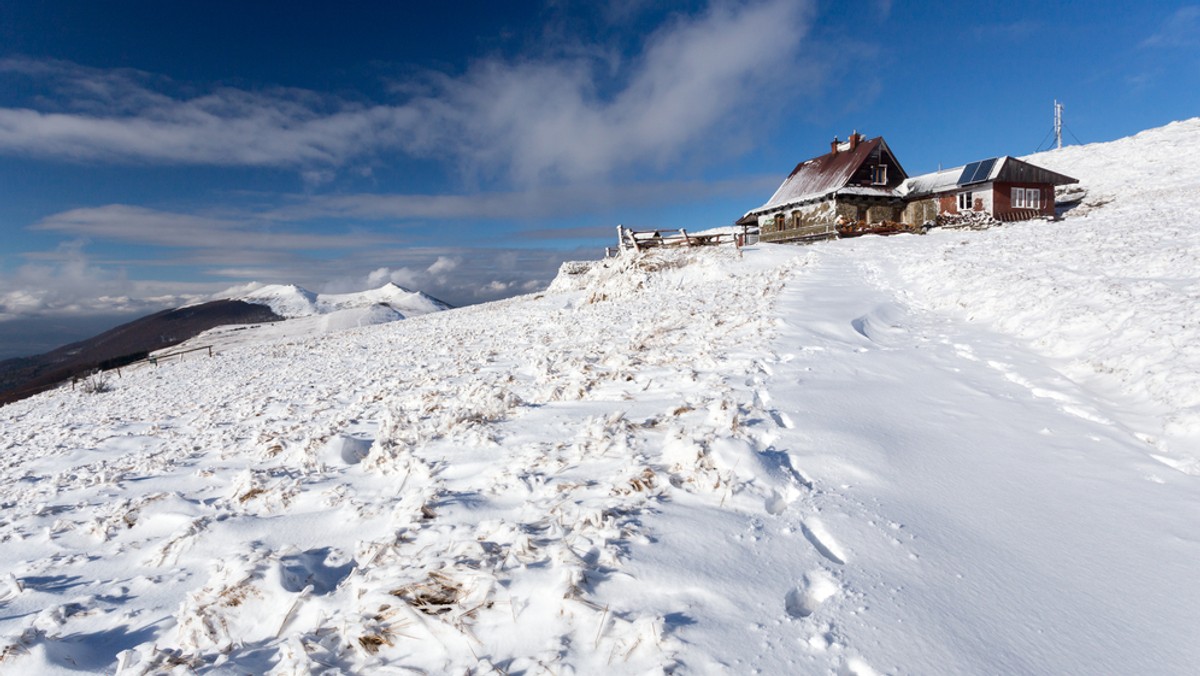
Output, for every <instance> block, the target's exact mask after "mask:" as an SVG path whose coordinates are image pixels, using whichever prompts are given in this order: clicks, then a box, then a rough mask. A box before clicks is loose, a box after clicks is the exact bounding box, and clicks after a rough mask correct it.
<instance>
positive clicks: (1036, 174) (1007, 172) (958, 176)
mask: <svg viewBox="0 0 1200 676" xmlns="http://www.w3.org/2000/svg"><path fill="white" fill-rule="evenodd" d="M1002 174H1003V175H1004V176H1005V177H1006V179H1005V180H1014V179H1017V180H1032V181H1035V182H1038V183H1052V184H1054V185H1064V184H1067V183H1076V182H1077V181H1076V180H1075V179H1073V178H1071V177H1070V176H1066V175H1064V174H1059V173H1057V172H1054V171H1051V170H1049V169H1044V168H1042V167H1039V166H1036V165H1033V164H1030V163H1028V162H1023V161H1021V160H1018V159H1016V158H1015V157H1010V156H1008V155H1005V156H1004V157H989V158H987V159H984V160H976V161H975V162H971V163H969V164H964V165H962V166H959V167H951V168H950V169H943V170H941V171H935V172H933V173H930V174H922V175H920V176H913V177H912V178H910V179H908V180H906V181H904V183H902V184H901V185H900V188H899V192H900V194H901V195H903V196H904V197H920V196H922V195H934V194H937V193H942V192H947V191H950V190H955V189H957V188H961V187H966V186H970V185H978V184H980V183H987V182H989V181H996V180H1000V178H1001V175H1002Z"/></svg>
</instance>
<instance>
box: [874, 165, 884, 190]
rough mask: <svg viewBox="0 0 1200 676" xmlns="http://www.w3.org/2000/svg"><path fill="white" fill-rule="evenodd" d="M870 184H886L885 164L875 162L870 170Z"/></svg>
mask: <svg viewBox="0 0 1200 676" xmlns="http://www.w3.org/2000/svg"><path fill="white" fill-rule="evenodd" d="M871 185H887V165H886V164H876V165H875V166H874V167H873V168H872V170H871Z"/></svg>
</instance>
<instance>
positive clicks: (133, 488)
mask: <svg viewBox="0 0 1200 676" xmlns="http://www.w3.org/2000/svg"><path fill="white" fill-rule="evenodd" d="M1198 130H1200V125H1198V123H1197V121H1188V122H1186V123H1179V124H1176V125H1171V126H1168V127H1165V128H1163V129H1159V130H1152V131H1150V132H1146V133H1145V134H1142V135H1139V136H1138V137H1134V138H1132V139H1125V140H1122V141H1119V142H1115V143H1113V144H1100V145H1096V146H1090V147H1085V148H1078V149H1074V148H1072V149H1064V150H1063V151H1061V153H1062V155H1056V154H1053V153H1051V154H1049V155H1046V156H1042V157H1038V158H1036V159H1035V161H1036V162H1037V163H1039V164H1045V165H1046V166H1050V167H1054V168H1056V169H1060V170H1063V171H1067V172H1068V173H1071V174H1072V175H1075V176H1078V177H1079V178H1080V179H1081V180H1082V181H1083V182H1084V183H1085V184H1086V185H1087V186H1088V188H1089V196H1088V198H1087V200H1088V201H1085V202H1084V204H1083V205H1081V206H1080V207H1079V208H1078V210H1077V211H1075V212H1072V213H1071V214H1069V216H1068V218H1067V219H1066V220H1064V221H1062V222H1055V223H1046V222H1036V223H1026V224H1017V225H1006V226H1004V227H1000V228H995V229H992V230H988V231H983V232H953V231H945V232H936V231H935V232H934V233H932V234H930V235H929V236H926V237H918V236H909V235H903V236H898V237H892V238H887V239H883V238H860V239H856V240H853V241H842V242H828V243H823V244H819V245H814V246H810V247H788V246H761V247H754V248H750V249H747V250H744V251H741V252H739V251H737V250H735V249H732V248H716V249H696V250H679V251H656V252H654V253H652V254H649V255H643V256H622V257H620V258H617V259H611V260H606V261H599V262H595V263H590V264H572V265H567V266H564V269H563V271H562V273H561V274H560V276H559V278H558V279H557V280H556V281H555V282H554V284H553V285H552V286H551V288H550V289H548V290H547V291H546V292H544V293H541V294H536V295H531V296H526V297H520V298H513V299H509V300H505V301H500V302H496V303H490V304H486V305H480V306H473V307H468V308H462V309H456V310H453V311H449V312H436V313H431V314H428V315H425V316H419V317H415V318H412V319H409V320H407V321H403V322H388V323H385V324H382V325H375V326H365V327H361V328H351V329H347V330H343V331H340V332H335V333H327V334H323V335H315V336H303V335H295V334H293V335H287V336H285V335H280V336H276V338H277V339H272V340H269V341H261V340H258V341H246V342H244V343H241V344H233V343H231V344H229V345H228V346H227V347H226V348H225V349H223V350H221V351H219V355H218V356H217V357H214V358H212V359H209V358H202V359H195V360H188V361H183V362H179V363H171V364H164V365H161V366H160V367H158V368H157V369H153V368H146V369H143V370H134V371H132V372H129V373H126V374H125V376H124V377H123V378H121V379H120V380H119V381H116V382H115V383H114V389H113V390H112V391H109V392H105V393H102V394H92V395H89V394H84V393H82V392H72V391H70V390H65V391H57V392H53V393H47V394H44V395H39V396H38V397H35V398H33V399H30V400H27V401H24V402H19V403H17V404H14V405H10V406H6V407H4V408H2V409H0V429H3V435H2V436H0V450H2V451H4V454H5V457H6V462H5V463H4V465H3V466H2V467H0V500H2V501H3V505H4V508H5V512H4V516H3V518H2V519H0V561H3V570H5V571H7V572H8V574H7V575H6V576H5V577H3V578H0V608H2V609H3V614H2V616H0V668H2V669H4V670H11V671H19V672H37V673H74V672H78V671H91V672H113V671H116V672H118V673H122V674H148V673H161V672H176V673H187V672H189V671H214V672H218V673H242V672H250V673H275V674H301V673H312V672H329V673H334V672H338V671H341V672H353V673H374V672H387V671H393V672H397V673H404V672H418V673H419V672H426V673H430V672H434V673H446V672H461V673H465V672H491V671H499V672H504V673H530V674H540V673H666V672H686V673H730V672H733V673H752V672H755V671H759V672H763V673H831V672H832V673H844V674H872V673H883V672H888V673H891V672H895V673H947V674H957V673H1081V674H1082V673H1146V672H1153V673H1179V674H1183V673H1189V672H1190V671H1192V670H1193V669H1194V665H1195V664H1196V663H1197V661H1198V660H1200V647H1198V646H1197V644H1196V642H1195V641H1194V633H1195V628H1196V627H1197V626H1200V581H1198V580H1197V579H1196V576H1195V575H1194V574H1193V572H1194V571H1193V569H1194V566H1195V561H1197V560H1200V542H1198V541H1197V538H1195V537H1194V536H1192V535H1190V533H1192V532H1194V530H1195V524H1196V523H1197V522H1198V520H1200V484H1198V483H1197V482H1198V481H1200V479H1198V478H1197V473H1196V472H1195V468H1196V466H1197V465H1196V462H1197V451H1196V448H1197V444H1195V443H1192V440H1193V438H1194V435H1195V434H1196V426H1195V425H1196V410H1195V407H1196V397H1197V381H1196V374H1197V373H1198V372H1200V363H1198V362H1197V361H1196V359H1197V353H1196V351H1195V350H1196V348H1195V346H1196V345H1197V344H1200V341H1198V340H1197V339H1198V338H1200V335H1197V333H1198V332H1200V329H1198V328H1197V326H1196V320H1195V314H1194V312H1190V311H1189V310H1190V308H1194V307H1197V303H1196V301H1197V300H1200V299H1197V298H1196V296H1197V293H1198V288H1197V285H1198V278H1200V272H1198V271H1200V264H1198V263H1200V240H1198V239H1197V228H1196V226H1195V225H1194V219H1192V218H1191V217H1190V216H1189V213H1190V205H1189V204H1188V203H1187V200H1188V198H1189V194H1195V191H1194V190H1193V189H1191V188H1188V186H1195V185H1196V183H1197V178H1198V176H1197V174H1198V171H1197V169H1195V168H1193V167H1191V166H1190V165H1189V164H1187V163H1186V161H1185V159H1186V156H1187V155H1189V153H1186V152H1179V151H1178V150H1176V151H1174V152H1172V153H1170V154H1162V153H1159V154H1158V155H1157V157H1156V159H1155V160H1154V161H1155V162H1160V163H1163V164H1164V171H1170V172H1174V175H1173V176H1172V178H1171V179H1170V181H1172V182H1173V185H1175V186H1176V190H1173V191H1165V192H1161V193H1159V192H1156V190H1155V186H1154V185H1136V184H1134V185H1122V182H1121V180H1120V179H1117V178H1113V176H1111V175H1110V172H1113V171H1118V170H1123V168H1124V167H1126V166H1131V165H1132V166H1135V167H1137V166H1145V167H1148V166H1149V164H1150V163H1151V161H1150V160H1148V159H1147V158H1146V157H1144V156H1145V155H1147V154H1152V153H1158V151H1157V149H1158V148H1161V147H1166V146H1173V147H1175V148H1177V149H1178V148H1184V149H1186V148H1194V147H1195V146H1196V144H1197V142H1198V138H1200V134H1198ZM1068 152H1069V153H1073V154H1076V155H1077V156H1078V159H1075V160H1072V161H1071V163H1072V164H1071V166H1064V165H1063V164H1055V162H1056V161H1058V159H1060V158H1064V157H1067V153H1068ZM1176 158H1184V159H1176ZM1062 161H1063V162H1064V163H1065V162H1066V159H1063V160H1062ZM1172 163H1174V164H1172ZM1136 171H1142V170H1136ZM1145 171H1146V172H1149V169H1145ZM1189 177H1190V178H1189ZM1105 199H1107V202H1106V203H1102V202H1104V201H1105ZM1085 207H1086V208H1085ZM268 295H270V294H268ZM271 298H273V299H274V300H275V302H279V303H280V304H281V307H282V305H287V306H288V307H289V308H291V309H292V310H293V311H295V312H297V313H300V312H305V311H307V310H306V308H315V307H317V306H318V305H320V299H319V298H316V297H312V296H311V294H304V293H301V292H299V291H295V290H283V291H279V290H277V291H276V292H274V293H273V295H271ZM334 305H336V303H329V302H328V301H327V305H326V307H328V308H332V307H333V306H334ZM389 307H392V306H391V305H390V303H389ZM394 309H395V311H398V312H403V310H400V309H399V308H394ZM322 316H324V317H326V318H331V317H335V316H337V315H336V314H326V315H316V314H310V316H309V317H308V318H307V319H306V320H305V321H318V320H320V318H321V317H322ZM294 321H299V320H294ZM328 321H334V320H332V319H328Z"/></svg>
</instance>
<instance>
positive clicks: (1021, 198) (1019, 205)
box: [1012, 188, 1025, 209]
mask: <svg viewBox="0 0 1200 676" xmlns="http://www.w3.org/2000/svg"><path fill="white" fill-rule="evenodd" d="M1012 207H1013V208H1014V209H1024V208H1025V188H1013V189H1012Z"/></svg>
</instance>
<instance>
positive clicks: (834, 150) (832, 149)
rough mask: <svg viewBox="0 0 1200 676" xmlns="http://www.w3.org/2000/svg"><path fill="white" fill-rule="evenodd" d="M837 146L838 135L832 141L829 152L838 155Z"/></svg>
mask: <svg viewBox="0 0 1200 676" xmlns="http://www.w3.org/2000/svg"><path fill="white" fill-rule="evenodd" d="M837 147H838V137H836V136H834V137H833V141H831V142H830V144H829V154H830V155H837Z"/></svg>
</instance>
